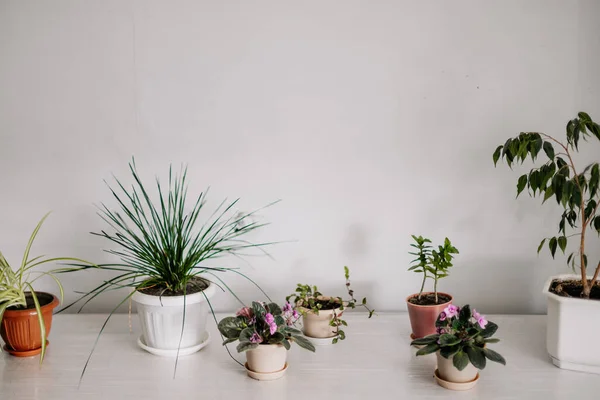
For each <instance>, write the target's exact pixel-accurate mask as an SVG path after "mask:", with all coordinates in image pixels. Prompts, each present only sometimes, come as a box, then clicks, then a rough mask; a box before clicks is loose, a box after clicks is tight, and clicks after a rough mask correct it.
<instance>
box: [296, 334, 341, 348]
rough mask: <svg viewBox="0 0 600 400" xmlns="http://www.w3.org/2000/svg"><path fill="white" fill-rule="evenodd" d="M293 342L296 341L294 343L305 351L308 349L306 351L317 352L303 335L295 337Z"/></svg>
mask: <svg viewBox="0 0 600 400" xmlns="http://www.w3.org/2000/svg"><path fill="white" fill-rule="evenodd" d="M293 340H294V342H296V343H297V344H298V346H300V347H302V348H303V349H306V350H309V351H312V352H314V351H315V346H314V345H313V344H312V342H311V341H310V340H308V339H307V338H306V337H304V336H302V335H295V336H294V337H293ZM336 342H337V340H336Z"/></svg>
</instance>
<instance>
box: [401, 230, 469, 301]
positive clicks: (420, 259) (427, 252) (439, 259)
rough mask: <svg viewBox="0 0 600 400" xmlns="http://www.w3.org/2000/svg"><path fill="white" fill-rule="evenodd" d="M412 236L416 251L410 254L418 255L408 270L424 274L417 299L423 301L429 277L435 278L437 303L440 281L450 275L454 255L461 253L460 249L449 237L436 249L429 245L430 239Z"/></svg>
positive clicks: (434, 287) (434, 289)
mask: <svg viewBox="0 0 600 400" xmlns="http://www.w3.org/2000/svg"><path fill="white" fill-rule="evenodd" d="M411 236H412V238H413V240H414V241H415V243H411V246H412V247H414V248H415V249H416V251H411V252H409V254H411V255H413V256H416V257H417V258H415V259H414V260H412V261H411V264H412V265H411V266H410V267H409V268H408V270H409V271H414V272H416V273H419V274H422V275H423V280H422V282H421V289H420V290H419V294H418V296H417V299H418V300H419V301H421V299H422V297H423V290H424V289H425V282H426V281H427V279H428V278H429V279H432V280H433V293H434V301H435V303H436V304H437V303H438V301H439V299H438V290H437V286H438V281H439V280H440V279H442V278H445V277H447V276H448V274H449V269H450V267H452V265H453V264H452V260H453V259H454V255H455V254H459V253H458V249H457V248H456V247H454V246H453V245H452V243H451V242H450V240H449V239H448V238H445V239H444V244H442V245H438V248H437V250H435V249H433V247H432V246H430V245H429V244H430V243H431V240H430V239H428V238H424V237H423V236H416V235H411Z"/></svg>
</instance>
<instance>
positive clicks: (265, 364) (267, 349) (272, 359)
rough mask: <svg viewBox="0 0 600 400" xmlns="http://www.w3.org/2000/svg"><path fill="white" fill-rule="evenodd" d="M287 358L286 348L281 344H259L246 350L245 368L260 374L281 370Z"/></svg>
mask: <svg viewBox="0 0 600 400" xmlns="http://www.w3.org/2000/svg"><path fill="white" fill-rule="evenodd" d="M286 360H287V350H286V349H285V347H283V345H281V344H259V345H258V347H257V348H256V349H252V350H247V351H246V361H247V368H248V369H249V370H250V371H253V372H258V373H262V374H271V373H275V372H279V371H282V370H283V369H284V368H285V362H286Z"/></svg>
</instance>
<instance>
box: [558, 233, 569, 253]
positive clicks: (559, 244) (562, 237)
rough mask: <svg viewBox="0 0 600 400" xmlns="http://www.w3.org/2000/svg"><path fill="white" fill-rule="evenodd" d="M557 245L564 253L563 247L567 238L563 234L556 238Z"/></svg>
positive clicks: (564, 247)
mask: <svg viewBox="0 0 600 400" xmlns="http://www.w3.org/2000/svg"><path fill="white" fill-rule="evenodd" d="M558 247H560V249H561V250H562V252H563V254H565V249H566V248H567V238H566V237H565V236H560V237H559V238H558Z"/></svg>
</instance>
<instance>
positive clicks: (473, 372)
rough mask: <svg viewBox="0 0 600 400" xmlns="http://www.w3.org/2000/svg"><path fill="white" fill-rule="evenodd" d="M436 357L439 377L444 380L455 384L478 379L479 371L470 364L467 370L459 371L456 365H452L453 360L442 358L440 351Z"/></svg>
mask: <svg viewBox="0 0 600 400" xmlns="http://www.w3.org/2000/svg"><path fill="white" fill-rule="evenodd" d="M436 355H437V367H438V375H439V376H440V378H442V379H443V380H445V381H447V382H454V383H467V382H472V381H474V380H475V378H477V373H478V370H477V368H475V367H474V366H473V364H471V363H469V364H468V365H467V366H466V367H465V369H463V370H462V371H459V370H458V369H457V368H456V367H455V366H454V364H452V358H449V359H447V358H444V357H442V355H441V354H440V352H439V351H438V352H437V353H436Z"/></svg>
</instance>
